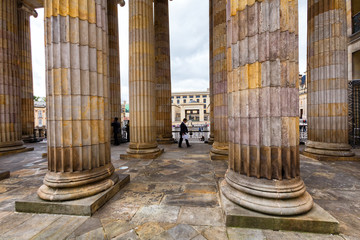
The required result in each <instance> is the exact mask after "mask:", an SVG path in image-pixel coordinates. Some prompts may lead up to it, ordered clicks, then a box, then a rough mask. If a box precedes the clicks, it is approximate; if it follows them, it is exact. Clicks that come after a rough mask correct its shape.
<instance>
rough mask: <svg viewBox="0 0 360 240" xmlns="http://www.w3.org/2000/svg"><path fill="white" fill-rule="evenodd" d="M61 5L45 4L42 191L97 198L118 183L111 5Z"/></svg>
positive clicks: (51, 0)
mask: <svg viewBox="0 0 360 240" xmlns="http://www.w3.org/2000/svg"><path fill="white" fill-rule="evenodd" d="M58 3H59V1H58V0H47V1H45V36H46V63H47V64H46V78H47V79H46V80H47V113H48V172H47V174H46V176H45V179H44V185H43V186H41V187H40V189H39V190H38V195H39V196H40V198H42V199H45V200H53V201H59V200H70V199H77V198H83V197H87V196H91V195H94V194H96V193H98V192H101V191H104V190H106V189H108V188H110V187H111V186H112V185H114V183H115V182H116V181H117V179H118V178H117V176H115V175H114V174H113V172H114V167H113V165H112V163H111V156H110V135H109V133H110V112H109V107H110V106H109V95H110V89H109V87H110V82H109V79H108V37H107V36H108V28H107V1H106V0H100V1H99V0H88V1H87V2H86V5H84V2H83V1H73V0H66V1H63V3H62V5H61V6H59V5H58ZM66 6H67V7H66Z"/></svg>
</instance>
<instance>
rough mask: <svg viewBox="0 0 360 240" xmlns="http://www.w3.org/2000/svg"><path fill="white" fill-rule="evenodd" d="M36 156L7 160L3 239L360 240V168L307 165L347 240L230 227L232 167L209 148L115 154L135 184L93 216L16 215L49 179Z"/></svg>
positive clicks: (41, 146) (0, 201)
mask: <svg viewBox="0 0 360 240" xmlns="http://www.w3.org/2000/svg"><path fill="white" fill-rule="evenodd" d="M29 146H32V147H34V148H35V151H33V152H25V153H20V154H15V155H9V156H6V157H1V158H0V169H7V170H10V171H11V177H10V178H9V179H5V180H3V181H1V182H0V239H124V240H128V239H170V240H171V239H173V240H180V239H194V240H201V239H208V240H212V239H214V240H225V239H269V240H270V239H274V240H275V239H276V240H277V239H295V240H296V239H347V240H350V239H360V200H359V199H360V162H318V161H315V160H312V159H309V158H306V157H302V159H301V171H302V177H303V179H304V181H305V183H306V185H307V187H308V191H309V192H310V193H311V194H312V196H313V197H314V199H315V202H316V203H318V204H319V205H320V206H321V207H323V208H324V209H326V210H327V211H329V212H330V213H331V214H332V215H333V216H334V217H335V218H337V219H338V220H339V221H340V224H341V232H342V233H341V234H340V235H334V236H333V235H323V234H312V233H300V232H282V231H270V230H258V229H243V228H226V227H225V225H224V218H223V216H222V212H221V208H220V205H219V196H218V186H217V182H218V180H219V178H222V177H223V176H224V173H225V171H226V168H227V163H226V162H223V161H211V160H210V158H209V155H208V153H209V150H210V146H209V145H206V144H193V147H192V148H190V149H187V148H182V149H179V148H177V147H176V145H171V146H164V148H165V153H164V154H163V155H162V156H161V157H160V158H158V159H156V160H144V161H140V160H128V161H124V160H120V159H119V155H120V153H124V151H125V149H126V145H121V146H119V147H113V148H112V161H113V163H114V166H115V167H116V169H117V171H119V172H121V173H128V174H130V175H131V182H130V184H128V185H127V186H126V187H125V188H124V189H123V190H121V191H120V192H119V193H118V194H116V195H115V196H114V197H113V198H112V199H111V200H110V201H109V202H108V203H107V204H106V205H105V206H104V207H102V208H101V209H100V210H99V211H98V212H96V213H95V214H94V215H93V216H92V217H76V216H64V215H47V214H26V213H16V212H14V201H15V200H16V199H21V198H24V197H26V196H27V195H29V194H32V193H34V192H36V190H37V188H38V187H39V186H40V185H41V183H42V179H43V177H44V174H45V172H46V168H47V162H46V159H44V158H42V157H41V154H42V153H44V152H46V143H37V144H29Z"/></svg>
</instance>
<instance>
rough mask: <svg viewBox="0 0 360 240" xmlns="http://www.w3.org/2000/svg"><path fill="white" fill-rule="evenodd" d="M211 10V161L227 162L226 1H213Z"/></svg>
mask: <svg viewBox="0 0 360 240" xmlns="http://www.w3.org/2000/svg"><path fill="white" fill-rule="evenodd" d="M212 10H213V14H212V16H213V33H212V37H213V45H212V47H213V56H212V58H213V68H212V69H213V70H212V82H213V90H212V93H213V101H212V103H213V106H214V118H213V119H214V143H213V147H212V149H211V159H213V160H216V159H218V160H227V159H228V151H229V143H228V116H227V115H228V113H227V112H228V109H227V108H228V97H227V71H226V66H227V64H226V35H227V34H226V0H215V1H213V7H212Z"/></svg>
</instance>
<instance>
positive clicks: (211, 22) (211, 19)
mask: <svg viewBox="0 0 360 240" xmlns="http://www.w3.org/2000/svg"><path fill="white" fill-rule="evenodd" d="M213 1H214V0H209V81H210V84H209V85H210V86H209V87H210V138H209V140H208V142H209V144H213V143H214V94H213V89H214V86H213V82H214V78H213V72H214V60H213V58H214V54H213V50H214V47H213V39H214V37H213V28H214V17H213Z"/></svg>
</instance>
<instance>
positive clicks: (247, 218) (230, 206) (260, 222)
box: [220, 183, 339, 234]
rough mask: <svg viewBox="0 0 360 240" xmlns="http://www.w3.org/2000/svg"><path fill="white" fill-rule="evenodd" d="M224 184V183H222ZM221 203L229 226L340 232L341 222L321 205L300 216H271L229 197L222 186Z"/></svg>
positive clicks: (315, 205)
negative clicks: (246, 206)
mask: <svg viewBox="0 0 360 240" xmlns="http://www.w3.org/2000/svg"><path fill="white" fill-rule="evenodd" d="M220 185H222V183H220ZM220 203H221V207H222V209H223V212H224V215H225V224H226V226H227V227H241V228H257V229H270V230H274V231H279V230H285V231H299V232H314V233H330V234H338V233H339V222H338V221H337V220H336V219H335V218H334V217H333V216H331V215H330V214H329V213H328V212H326V211H325V210H324V209H322V208H321V207H320V206H319V205H317V204H314V206H313V208H312V209H311V210H310V211H309V212H307V213H305V214H302V215H298V216H290V217H289V216H271V215H267V214H263V213H258V212H255V211H251V210H249V209H246V208H243V207H241V206H239V205H238V204H235V203H233V202H232V201H230V200H229V199H227V198H226V197H225V196H224V194H223V187H221V188H220Z"/></svg>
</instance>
